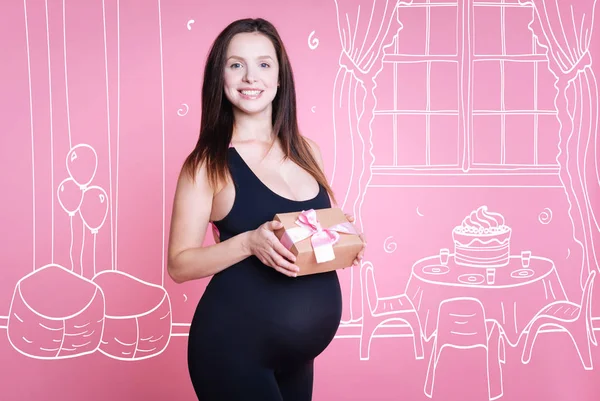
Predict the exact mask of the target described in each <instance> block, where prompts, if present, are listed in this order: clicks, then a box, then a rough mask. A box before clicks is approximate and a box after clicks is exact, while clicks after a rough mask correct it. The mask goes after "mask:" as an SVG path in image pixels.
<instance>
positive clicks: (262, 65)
mask: <svg viewBox="0 0 600 401" xmlns="http://www.w3.org/2000/svg"><path fill="white" fill-rule="evenodd" d="M260 66H261V67H264V68H268V67H270V66H269V64H267V63H262V64H261V65H260Z"/></svg>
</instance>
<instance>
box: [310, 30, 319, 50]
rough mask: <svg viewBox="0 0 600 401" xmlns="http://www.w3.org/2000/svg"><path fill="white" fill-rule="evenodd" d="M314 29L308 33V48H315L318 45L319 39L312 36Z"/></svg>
mask: <svg viewBox="0 0 600 401" xmlns="http://www.w3.org/2000/svg"><path fill="white" fill-rule="evenodd" d="M314 34H315V31H312V32H311V33H310V34H309V35H308V47H309V48H310V50H315V49H316V48H317V47H319V39H318V38H315V37H314Z"/></svg>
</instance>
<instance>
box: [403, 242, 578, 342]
mask: <svg viewBox="0 0 600 401" xmlns="http://www.w3.org/2000/svg"><path fill="white" fill-rule="evenodd" d="M406 295H407V296H408V297H409V298H410V300H411V301H412V303H413V304H414V306H415V308H416V310H417V313H418V314H419V318H420V320H421V325H422V329H423V335H424V336H425V338H426V339H429V338H430V337H431V336H432V335H433V334H434V332H435V330H436V326H437V315H438V308H439V305H440V303H441V302H442V301H443V300H446V299H450V298H461V297H472V298H476V299H478V300H479V301H480V302H481V303H482V304H483V306H484V310H485V315H486V316H485V317H486V319H495V320H496V321H498V323H499V324H500V325H501V326H502V328H503V329H504V332H505V334H506V337H507V340H508V342H509V343H510V345H512V346H515V345H516V344H517V343H518V341H519V336H520V335H521V332H522V330H523V328H524V327H525V326H526V325H527V323H529V321H530V320H531V318H533V317H534V316H535V314H536V313H537V312H538V311H539V310H540V309H542V308H543V307H545V306H546V305H548V304H550V303H552V302H554V301H556V300H566V299H567V297H566V295H565V291H564V289H563V286H562V283H561V282H560V278H559V276H558V273H557V271H556V267H555V266H554V263H553V262H552V261H551V260H550V259H547V258H543V257H539V256H531V257H530V258H529V265H528V266H526V267H524V266H523V263H522V259H521V256H520V255H517V256H511V257H510V260H509V263H508V265H506V266H503V267H496V268H492V269H486V268H485V267H482V268H479V267H469V266H462V265H458V264H456V262H455V260H454V256H453V255H452V254H451V255H449V257H448V260H447V263H446V264H442V263H441V262H440V257H439V256H432V257H427V258H424V259H421V260H419V261H417V262H416V263H415V264H414V265H413V268H412V273H411V276H410V279H409V280H408V283H407V286H406Z"/></svg>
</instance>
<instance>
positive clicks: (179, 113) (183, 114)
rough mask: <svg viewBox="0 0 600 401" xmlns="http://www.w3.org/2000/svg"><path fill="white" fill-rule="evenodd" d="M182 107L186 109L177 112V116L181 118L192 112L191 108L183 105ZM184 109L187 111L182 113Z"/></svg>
mask: <svg viewBox="0 0 600 401" xmlns="http://www.w3.org/2000/svg"><path fill="white" fill-rule="evenodd" d="M182 105H183V106H184V107H182V108H181V109H179V110H177V115H178V116H181V117H183V116H185V115H186V114H187V113H188V111H189V110H190V108H189V107H188V105H187V104H185V103H183V104H182ZM184 109H185V111H182V110H184Z"/></svg>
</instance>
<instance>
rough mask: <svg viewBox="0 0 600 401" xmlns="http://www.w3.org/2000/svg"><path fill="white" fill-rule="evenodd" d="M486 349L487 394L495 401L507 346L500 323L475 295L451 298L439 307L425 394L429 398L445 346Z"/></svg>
mask: <svg viewBox="0 0 600 401" xmlns="http://www.w3.org/2000/svg"><path fill="white" fill-rule="evenodd" d="M446 347H449V348H456V349H462V350H466V349H474V348H483V349H485V350H486V373H487V381H488V396H489V399H490V400H495V399H498V398H500V397H502V395H503V385H502V364H504V363H506V349H505V342H504V333H503V329H502V326H500V324H499V323H498V322H497V321H495V320H493V319H486V318H485V312H484V309H483V305H482V304H481V302H480V301H479V300H478V299H475V298H466V297H465V298H452V299H447V300H444V301H442V303H441V304H440V306H439V311H438V318H437V328H436V333H435V340H434V342H433V347H432V350H431V357H430V359H429V366H428V368H427V377H426V379H425V395H426V396H427V397H429V398H432V395H433V384H434V380H435V375H436V368H437V366H438V362H439V361H440V357H441V355H442V351H443V350H444V348H446Z"/></svg>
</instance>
